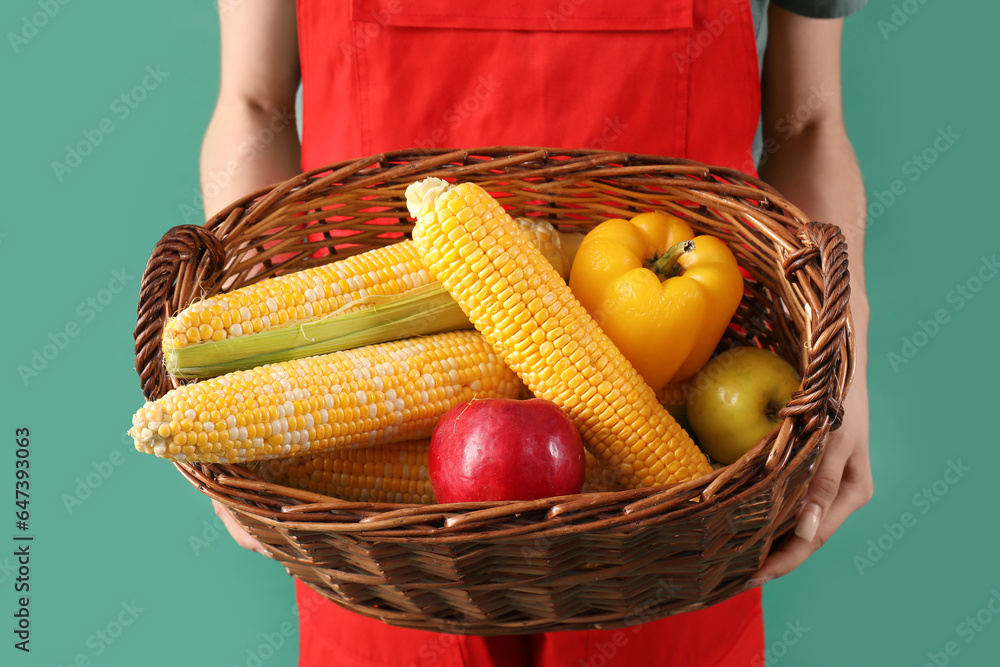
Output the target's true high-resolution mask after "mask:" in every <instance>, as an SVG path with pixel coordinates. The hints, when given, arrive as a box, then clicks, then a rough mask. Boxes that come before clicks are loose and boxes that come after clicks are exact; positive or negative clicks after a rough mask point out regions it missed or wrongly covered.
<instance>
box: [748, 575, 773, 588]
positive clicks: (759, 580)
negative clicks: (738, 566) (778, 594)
mask: <svg viewBox="0 0 1000 667" xmlns="http://www.w3.org/2000/svg"><path fill="white" fill-rule="evenodd" d="M769 581H771V577H768V576H764V577H754V578H753V579H747V583H746V584H744V588H757V587H758V586H763V585H764V584H766V583H767V582H769Z"/></svg>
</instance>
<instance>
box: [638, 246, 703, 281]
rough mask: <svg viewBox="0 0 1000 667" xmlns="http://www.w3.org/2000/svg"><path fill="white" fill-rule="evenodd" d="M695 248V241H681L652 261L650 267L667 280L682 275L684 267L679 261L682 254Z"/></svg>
mask: <svg viewBox="0 0 1000 667" xmlns="http://www.w3.org/2000/svg"><path fill="white" fill-rule="evenodd" d="M694 249H695V245H694V241H681V242H679V243H675V244H674V245H672V246H670V247H669V248H668V249H667V251H666V252H665V253H663V254H662V255H660V256H659V257H657V258H656V259H655V260H653V261H652V262H651V263H650V266H649V268H651V269H652V270H653V272H654V273H656V274H657V275H659V276H660V278H661V279H662V280H667V279H669V278H673V277H675V276H679V275H681V273H682V272H683V270H684V268H683V267H682V266H681V265H680V264H678V263H677V260H678V259H680V257H681V255H683V254H684V253H686V252H692V251H694Z"/></svg>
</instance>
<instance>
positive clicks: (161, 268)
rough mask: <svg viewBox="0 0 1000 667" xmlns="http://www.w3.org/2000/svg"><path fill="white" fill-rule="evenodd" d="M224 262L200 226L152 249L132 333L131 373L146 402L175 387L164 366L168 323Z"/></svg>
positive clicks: (215, 241)
mask: <svg viewBox="0 0 1000 667" xmlns="http://www.w3.org/2000/svg"><path fill="white" fill-rule="evenodd" d="M225 259H226V252H225V249H224V248H223V246H222V242H221V241H220V240H219V238H218V237H217V236H216V235H215V234H213V233H212V232H211V231H209V230H208V229H206V228H204V227H201V226H199V225H178V226H177V227H173V228H171V229H169V230H167V233H166V234H164V235H163V238H161V239H160V240H159V241H158V242H157V244H156V246H154V248H153V252H152V254H151V255H150V257H149V261H148V262H147V263H146V270H145V271H144V272H143V274H142V281H141V283H140V285H139V306H138V308H137V311H136V326H135V331H134V334H133V335H134V337H135V369H136V371H138V372H139V380H140V382H141V384H142V393H143V394H144V395H145V396H146V398H147V399H154V398H159V397H160V396H163V394H165V393H167V392H168V391H169V390H170V389H172V388H173V387H174V386H175V383H174V381H173V380H171V378H170V376H169V375H168V374H167V370H166V367H164V365H163V349H162V347H161V339H162V336H163V326H164V325H165V324H166V321H167V318H168V317H170V316H171V315H173V314H174V312H176V311H177V310H178V309H179V308H181V307H182V306H183V305H185V304H186V302H187V301H188V300H189V299H190V297H191V292H192V291H193V290H195V289H197V288H198V286H200V285H202V284H203V283H204V282H206V281H209V280H210V279H212V278H214V277H217V275H218V273H219V272H220V271H221V270H222V266H223V264H224V262H225ZM182 283H183V284H182Z"/></svg>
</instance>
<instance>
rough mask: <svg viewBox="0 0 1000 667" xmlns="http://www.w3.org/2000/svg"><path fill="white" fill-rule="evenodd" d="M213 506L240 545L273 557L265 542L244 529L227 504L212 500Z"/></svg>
mask: <svg viewBox="0 0 1000 667" xmlns="http://www.w3.org/2000/svg"><path fill="white" fill-rule="evenodd" d="M212 507H214V508H215V513H216V514H218V515H219V518H220V519H222V524H223V525H224V526H225V527H226V530H228V531H229V534H230V535H232V536H233V539H234V540H236V544H238V545H240V546H241V547H243V548H244V549H249V550H250V551H256V552H257V553H259V554H261V555H263V556H267V557H268V558H270V557H271V554H269V553H268V552H267V549H265V548H264V545H263V544H261V543H260V542H258V541H257V540H255V539H254V538H253V536H252V535H250V533H248V532H247V531H245V530H243V526H241V525H240V524H238V523H237V522H236V519H234V518H233V515H232V514H231V513H230V512H229V510H228V509H226V506H225V505H223V504H222V503H220V502H219V501H218V500H212Z"/></svg>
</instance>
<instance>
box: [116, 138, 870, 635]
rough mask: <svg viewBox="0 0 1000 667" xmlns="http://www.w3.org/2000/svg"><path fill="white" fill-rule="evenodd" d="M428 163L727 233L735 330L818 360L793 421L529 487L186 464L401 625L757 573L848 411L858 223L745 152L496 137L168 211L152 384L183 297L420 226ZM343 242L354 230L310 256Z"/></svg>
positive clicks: (508, 189)
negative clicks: (703, 449)
mask: <svg viewBox="0 0 1000 667" xmlns="http://www.w3.org/2000/svg"><path fill="white" fill-rule="evenodd" d="M428 176H438V177H442V178H448V179H458V180H468V181H475V182H478V183H480V184H483V185H484V187H486V188H487V189H488V190H489V191H490V192H492V193H494V195H495V196H496V197H497V198H498V199H499V200H500V201H501V202H502V203H503V204H504V205H506V206H509V207H511V208H512V209H513V210H514V211H516V212H517V213H519V214H522V215H543V216H545V218H546V219H548V220H549V221H550V222H553V223H554V224H557V225H558V226H559V227H560V228H562V229H577V230H582V231H585V230H587V229H589V228H591V227H593V226H594V225H596V224H598V223H600V222H601V221H603V220H605V219H607V218H609V217H616V216H617V217H631V216H632V215H634V214H636V213H637V212H639V211H641V210H659V211H664V212H668V213H674V214H678V215H682V216H684V217H685V218H686V219H687V220H688V221H689V223H690V224H691V225H692V227H693V228H694V230H695V232H696V233H710V234H713V235H715V236H717V237H719V238H721V239H723V240H724V241H725V242H726V243H727V244H728V245H729V246H730V248H731V249H732V250H733V252H734V253H735V254H736V257H737V259H738V261H739V263H740V265H741V266H742V267H744V268H745V269H746V270H747V271H748V273H749V278H748V279H747V280H746V286H747V296H745V297H744V299H743V303H742V305H741V306H740V308H739V311H738V312H737V315H736V317H735V319H734V322H735V323H736V324H737V325H738V327H737V329H738V330H737V329H731V330H730V332H729V333H728V334H727V335H726V337H725V338H724V339H723V341H722V343H721V344H720V349H722V348H727V347H732V346H736V345H755V346H758V347H764V348H769V349H772V350H774V351H776V352H777V353H778V354H780V355H781V356H783V357H784V358H785V359H787V360H788V361H789V362H791V363H792V365H793V366H795V367H796V368H797V369H798V370H799V371H800V372H801V373H802V375H803V382H802V387H801V389H800V391H798V392H797V393H796V394H795V396H794V397H793V399H792V401H791V403H790V404H789V406H788V407H787V408H785V410H784V411H783V412H782V413H781V414H782V416H783V418H784V419H783V422H782V424H781V426H780V428H778V429H776V430H775V431H774V432H772V433H771V434H770V435H769V436H767V437H766V438H765V439H764V440H762V441H761V442H760V443H759V444H758V445H757V446H756V447H755V448H754V449H753V450H751V451H750V452H749V453H748V454H747V455H746V456H744V457H743V458H742V459H740V460H739V461H738V462H736V463H735V464H733V465H730V466H727V467H725V468H722V469H720V470H717V471H715V472H714V473H712V474H711V475H708V476H706V477H703V478H700V479H697V480H694V481H691V482H687V483H684V484H679V485H674V486H670V487H659V488H649V489H636V490H630V491H621V492H615V493H601V494H584V495H575V496H565V497H560V498H547V499H543V500H537V501H531V502H517V503H512V502H506V503H470V504H467V505H386V504H371V503H350V502H346V501H340V500H337V499H334V498H329V497H325V496H320V495H316V494H313V493H308V492H304V491H298V490H294V489H288V488H285V487H280V486H276V485H273V484H270V483H266V482H264V481H263V480H262V479H261V478H259V477H257V476H256V475H254V474H253V473H252V472H250V471H249V470H247V469H246V468H244V467H241V466H224V465H205V464H175V465H176V466H177V468H178V470H179V471H180V472H181V474H182V475H184V476H185V477H186V478H187V479H188V480H189V481H190V482H191V483H192V484H194V485H195V486H196V487H197V488H198V489H199V490H200V491H202V492H203V493H205V494H206V495H208V496H210V497H212V498H215V499H217V500H219V501H220V502H222V503H223V504H224V505H226V506H227V507H229V508H230V509H231V510H233V512H234V514H235V516H236V517H237V519H238V520H239V521H240V523H241V524H242V525H243V526H244V527H245V528H246V529H247V530H248V531H249V532H250V533H251V534H252V535H254V536H255V537H256V538H257V539H258V540H260V541H261V542H262V543H263V544H264V545H265V546H266V547H267V549H268V550H269V551H270V552H271V554H272V556H273V557H274V558H275V559H276V560H279V561H281V562H282V563H283V564H284V566H285V568H286V569H287V571H288V572H289V573H290V574H292V575H295V576H296V577H299V578H300V579H302V580H303V581H305V582H306V583H307V584H309V585H310V586H311V587H312V588H313V589H315V590H316V591H318V592H320V593H321V594H323V595H324V596H326V597H328V598H329V599H331V600H333V601H335V602H336V603H338V604H340V605H342V606H344V607H346V608H347V609H350V610H352V611H355V612H358V613H361V614H364V615H367V616H370V617H373V618H378V619H381V620H383V621H385V622H387V623H390V624H394V625H400V626H406V627H412V628H420V629H427V630H437V631H444V632H454V633H465V634H484V635H489V634H509V633H529V632H544V631H554V630H574V629H584V628H589V627H602V628H613V627H620V626H624V625H630V624H633V623H638V622H644V621H650V620H653V619H656V618H661V617H664V616H668V615H671V614H676V613H679V612H685V611H690V610H694V609H699V608H702V607H705V606H707V605H711V604H714V603H717V602H721V601H723V600H725V599H727V598H729V597H731V596H733V595H735V594H737V593H739V592H741V591H742V590H743V586H744V583H745V582H746V580H747V578H749V577H750V576H751V575H752V574H753V573H754V572H755V571H756V570H757V569H758V567H759V566H760V564H761V563H762V562H763V560H764V558H765V557H766V556H767V554H768V552H769V550H770V549H771V547H772V545H773V544H774V543H775V541H776V540H778V539H780V538H781V537H782V536H783V535H785V534H786V533H787V532H788V531H789V530H790V529H791V527H792V526H793V524H794V518H795V515H796V512H797V510H798V509H799V507H800V505H801V503H802V499H803V495H804V493H805V489H806V486H807V483H808V481H809V479H810V477H811V475H812V470H813V468H814V464H815V462H816V460H817V458H818V457H819V456H820V454H821V451H822V448H823V443H824V441H825V438H826V436H827V434H828V433H829V431H830V430H831V428H835V427H836V426H838V425H839V422H840V418H841V415H842V409H841V404H842V402H843V398H844V396H845V395H846V392H847V391H848V388H849V386H850V380H851V377H852V375H853V358H854V357H853V337H852V333H851V320H850V312H849V308H848V297H849V285H848V271H847V248H846V245H845V242H844V238H843V236H842V235H841V234H840V232H839V230H838V229H837V228H836V227H835V226H833V225H829V224H824V223H818V222H809V221H807V219H806V217H805V216H804V215H803V214H802V212H801V211H799V210H798V209H796V208H795V207H794V206H792V205H791V204H790V203H789V202H787V201H786V200H785V199H784V198H782V197H781V195H780V194H779V193H777V192H775V191H774V190H773V189H772V188H770V187H769V186H767V185H766V184H765V183H763V182H761V181H759V180H757V179H754V178H751V177H749V176H747V175H745V174H742V173H740V172H737V171H734V170H730V169H722V168H717V167H708V166H705V165H702V164H698V163H694V162H690V161H685V160H674V159H669V158H662V157H654V156H643V155H632V154H624V153H614V152H605V151H590V150H580V151H568V150H557V149H537V148H524V147H491V148H482V149H474V150H463V151H447V150H441V151H436V152H434V151H432V152H421V153H419V154H417V153H412V152H397V153H386V154H382V155H376V156H372V157H368V158H364V159H359V160H353V161H346V162H341V163H337V164H334V165H331V166H329V167H326V168H323V169H318V170H315V171H312V172H308V173H305V174H302V175H300V176H298V177H296V178H294V179H291V180H289V181H287V182H285V183H282V184H280V185H278V186H276V187H274V188H269V189H267V190H262V191H260V192H257V193H255V194H253V195H250V196H248V197H246V198H245V199H243V200H241V201H239V202H236V203H234V204H233V205H231V206H230V207H228V208H227V209H226V210H224V211H222V212H220V213H219V214H218V215H216V216H215V217H213V218H212V219H211V220H209V221H208V222H207V223H206V224H205V225H204V227H197V226H191V225H185V226H181V227H176V228H174V229H172V230H170V231H168V232H167V233H166V235H165V236H164V237H163V239H162V240H161V241H160V242H159V244H158V245H157V246H156V248H155V249H154V250H153V253H152V256H151V257H150V260H149V264H148V265H147V268H146V272H145V274H144V276H143V280H142V285H141V291H140V302H139V312H138V318H137V326H136V330H135V340H136V368H137V370H138V372H139V375H140V378H141V381H142V388H143V392H144V393H145V395H146V396H147V398H150V399H153V398H158V397H160V396H162V395H163V394H164V393H165V392H166V391H168V390H169V389H171V388H173V387H174V386H176V384H177V382H176V381H175V380H173V379H171V378H170V377H169V376H168V375H167V374H166V371H165V369H164V367H163V363H162V354H161V351H160V344H159V341H160V335H161V333H162V329H163V325H164V323H165V321H166V318H167V317H169V316H170V315H171V314H173V313H175V312H176V311H177V310H178V309H179V308H181V307H183V306H185V305H187V304H188V303H190V302H192V301H193V300H195V299H197V298H202V297H204V296H210V295H213V294H216V293H218V292H220V291H222V290H223V289H229V288H234V287H239V286H242V285H245V284H248V283H250V282H253V281H256V280H259V279H261V278H264V277H267V276H271V275H275V274H277V273H281V272H286V271H291V270H298V269H302V268H306V267H309V266H314V265H316V264H320V263H324V262H328V261H331V260H333V259H339V258H341V257H344V256H347V255H348V254H351V253H355V252H362V251H365V250H368V249H370V248H373V247H376V246H380V245H385V244H389V243H394V242H396V241H398V240H400V239H402V238H404V234H406V233H407V232H409V230H410V229H411V226H412V223H411V221H409V220H408V217H407V216H408V214H407V211H406V206H405V202H404V196H403V193H404V190H405V189H406V186H407V185H408V184H409V183H411V182H413V181H415V180H419V179H421V178H425V177H428ZM306 222H309V223H314V224H311V225H309V226H308V227H306V226H305V225H303V223H306ZM316 232H324V233H327V234H326V235H327V236H331V237H332V238H328V239H326V240H324V241H321V242H307V241H306V237H307V236H308V235H309V234H314V233H316ZM334 243H336V244H338V245H339V246H343V245H344V244H353V245H351V247H349V248H343V247H342V248H340V250H339V252H338V254H337V255H335V256H328V257H323V258H314V257H312V255H313V253H314V252H315V251H316V250H317V249H319V248H321V247H332V245H333V244H334ZM289 254H291V257H290V258H288V256H289ZM275 258H285V259H283V261H275Z"/></svg>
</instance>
